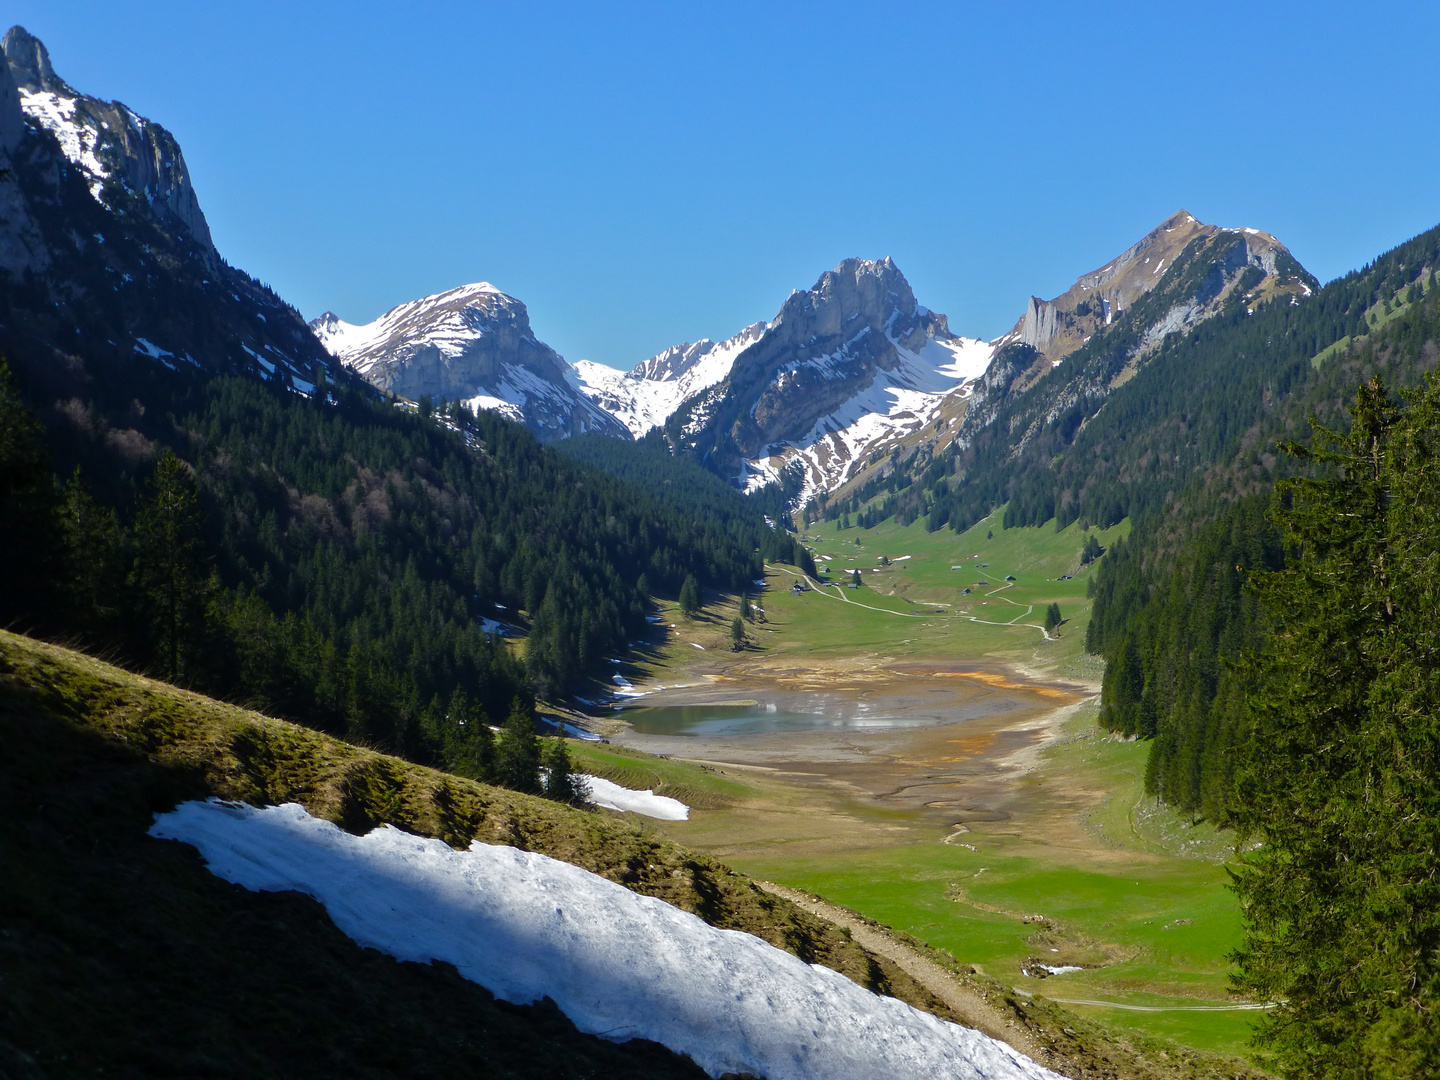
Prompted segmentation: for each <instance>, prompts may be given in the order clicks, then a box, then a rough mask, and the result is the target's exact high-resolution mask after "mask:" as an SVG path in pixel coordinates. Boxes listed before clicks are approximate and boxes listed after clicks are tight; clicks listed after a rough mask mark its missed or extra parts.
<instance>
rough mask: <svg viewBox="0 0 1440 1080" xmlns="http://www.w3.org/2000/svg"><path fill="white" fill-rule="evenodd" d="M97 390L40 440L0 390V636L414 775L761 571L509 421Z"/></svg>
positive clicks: (351, 405)
mask: <svg viewBox="0 0 1440 1080" xmlns="http://www.w3.org/2000/svg"><path fill="white" fill-rule="evenodd" d="M89 391H90V393H89V396H88V398H87V399H86V400H80V399H78V398H77V399H69V400H65V401H61V402H57V403H55V404H54V405H53V406H52V407H50V408H48V409H46V410H45V412H44V417H45V420H46V423H45V424H44V425H43V426H42V425H41V424H40V423H38V422H37V421H36V420H35V419H34V418H33V415H32V414H31V412H30V411H29V409H28V408H27V405H26V403H25V401H24V400H23V398H22V396H21V394H20V393H19V392H18V391H17V388H16V387H15V386H14V385H13V383H12V382H11V380H10V378H9V376H8V375H7V376H6V379H5V387H4V390H3V394H4V401H3V406H0V407H3V410H4V414H5V415H4V419H3V423H0V428H3V430H4V431H5V441H4V446H3V453H4V455H5V459H6V460H5V463H4V465H5V469H4V474H5V476H6V488H5V489H4V490H3V491H0V500H3V503H4V505H3V508H0V533H3V544H4V548H5V551H4V554H5V557H6V560H7V573H6V574H5V575H4V579H3V580H4V584H3V585H0V605H3V612H0V619H3V620H4V621H5V622H8V623H12V624H13V625H18V626H21V627H27V628H35V629H38V630H40V631H43V632H46V633H49V634H59V635H63V636H65V637H67V638H69V639H70V640H74V641H77V642H79V643H82V644H84V645H86V646H87V647H89V648H92V649H97V650H102V651H106V652H108V653H110V654H112V655H116V656H118V657H120V658H122V659H124V660H125V661H127V662H128V663H131V664H133V665H136V666H140V667H143V668H146V669H149V670H153V671H156V672H157V673H160V674H164V675H167V676H170V677H172V678H174V679H177V680H178V681H180V682H182V683H185V684H188V685H192V686H195V687H196V688H200V689H204V690H205V691H207V692H210V693H213V694H216V695H222V696H227V697H231V698H238V699H242V700H247V701H252V702H255V703H257V704H263V705H264V706H265V707H267V708H268V709H270V710H271V711H273V712H276V713H279V714H281V715H284V716H287V717H293V718H295V719H297V720H300V721H302V722H304V723H307V724H310V725H312V726H316V727H320V728H323V729H325V730H329V731H335V732H343V733H345V734H347V735H348V736H350V737H352V738H356V739H361V740H365V741H368V742H371V743H374V744H378V745H382V746H385V747H387V748H390V749H393V750H395V751H397V752H401V753H403V754H405V755H407V756H410V757H412V758H415V759H418V760H422V761H424V760H441V761H448V760H449V759H450V758H452V757H458V758H459V759H465V758H466V757H467V755H471V754H472V752H473V749H474V748H473V747H468V746H467V741H466V739H464V738H460V737H459V736H461V735H463V734H464V733H463V732H459V731H457V730H456V725H457V724H460V723H462V722H463V721H464V720H465V717H466V715H467V712H466V710H465V709H464V708H458V707H452V702H454V701H467V700H468V701H469V702H471V703H474V704H473V705H472V706H471V707H472V708H473V707H477V706H478V708H479V709H480V710H482V711H483V712H484V714H485V715H486V716H488V717H489V718H491V719H492V720H493V721H496V722H498V721H499V720H500V719H502V718H503V717H504V716H505V715H507V713H508V712H509V710H510V706H511V703H512V701H513V700H514V699H515V698H516V697H517V696H518V697H520V698H521V699H523V700H524V701H529V700H530V699H531V697H532V695H533V694H535V693H540V694H558V693H564V692H567V691H569V690H570V689H571V688H573V687H575V686H576V685H577V684H578V682H579V681H580V680H582V679H583V678H584V677H585V676H586V674H587V672H588V671H589V670H590V669H591V667H592V665H594V664H595V663H597V662H598V661H600V660H602V659H603V658H605V657H607V656H613V655H615V654H616V652H618V651H622V650H624V649H625V648H626V647H627V643H628V642H630V641H632V640H634V639H635V638H637V637H639V636H640V635H641V634H642V633H643V632H644V630H645V628H646V622H645V617H646V614H647V601H648V597H649V594H650V593H651V592H652V591H654V592H669V593H671V594H674V593H675V592H678V590H679V588H680V586H681V584H682V583H683V581H684V580H685V578H686V577H687V576H689V575H694V576H695V577H696V578H697V579H698V580H699V581H700V582H701V583H703V584H706V585H709V586H711V587H714V588H719V589H726V590H731V589H737V588H740V587H742V586H744V585H746V584H748V582H749V581H750V580H751V579H753V578H756V577H759V576H760V575H761V573H762V572H763V566H762V561H761V560H762V555H761V552H760V550H759V549H758V545H757V544H756V543H755V539H756V537H755V535H753V530H750V531H747V530H746V529H736V530H727V529H726V528H723V527H717V526H715V525H714V524H713V523H710V522H707V521H705V520H704V519H701V518H697V517H696V515H695V514H694V513H693V512H692V508H691V507H689V506H679V507H676V506H672V505H668V504H667V501H666V499H665V496H664V492H663V491H660V492H658V493H657V494H658V497H651V496H650V495H647V494H644V493H641V492H639V491H637V490H635V489H634V488H632V487H631V486H629V485H627V484H626V483H624V482H622V481H620V480H617V479H614V478H612V477H610V476H607V475H605V474H603V473H601V472H598V471H597V470H594V469H591V468H589V467H587V466H584V465H581V464H578V463H576V462H573V461H571V460H568V459H566V458H564V457H562V456H560V455H558V454H555V453H554V452H552V451H550V450H548V449H545V448H542V447H541V446H539V445H538V444H537V443H536V441H535V440H534V438H533V437H532V436H531V435H529V434H528V433H527V432H525V431H524V429H522V428H520V427H519V426H517V425H515V424H512V423H510V422H508V421H506V420H504V419H502V418H500V417H498V416H495V415H493V414H489V413H485V414H481V415H479V416H476V415H473V414H471V413H470V412H468V411H467V410H465V409H463V408H458V407H457V408H454V409H452V410H451V411H449V412H448V413H446V414H445V415H443V416H440V415H422V414H421V413H419V412H416V411H414V410H406V409H402V408H397V407H394V406H392V405H390V404H387V403H385V402H382V401H380V400H377V399H376V397H375V396H374V395H373V393H369V392H365V391H362V390H359V389H356V388H354V387H340V386H335V387H331V388H327V387H324V386H322V387H320V388H319V389H318V390H317V392H316V393H315V394H314V395H313V396H311V397H306V396H303V395H300V394H297V393H295V392H293V391H291V390H288V389H282V388H280V387H278V386H275V385H273V384H269V383H262V382H259V381H256V380H252V379H248V378H243V377H225V376H222V377H217V378H213V379H206V378H204V377H202V376H200V375H198V374H196V375H190V374H187V373H172V372H169V371H166V370H164V369H162V368H160V367H158V366H156V365H154V364H151V363H149V362H147V361H145V360H143V359H137V360H135V361H133V362H132V363H131V364H129V365H127V366H126V368H125V369H124V370H119V369H112V368H109V367H103V368H97V369H96V370H95V371H94V373H93V376H92V379H91V381H90V383H89ZM776 554H777V555H778V556H780V557H785V556H786V555H787V552H781V551H777V552H776ZM485 620H499V621H501V622H505V623H510V624H514V625H516V626H519V627H521V628H523V629H525V630H528V639H527V641H526V644H525V646H524V648H523V649H512V648H510V647H509V646H507V645H506V644H505V643H504V642H503V641H502V640H501V639H500V638H499V637H498V636H496V635H495V634H493V633H490V632H487V629H486V626H487V623H486V621H485ZM489 625H490V628H491V630H494V629H495V627H494V625H493V623H492V624H489ZM457 690H458V691H460V692H461V694H462V695H463V696H462V698H460V699H456V698H455V695H456V691H457ZM471 730H473V725H472V728H471Z"/></svg>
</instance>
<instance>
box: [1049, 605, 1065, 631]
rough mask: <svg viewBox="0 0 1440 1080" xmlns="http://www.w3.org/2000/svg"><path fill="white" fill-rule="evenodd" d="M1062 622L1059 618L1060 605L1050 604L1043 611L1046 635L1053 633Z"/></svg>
mask: <svg viewBox="0 0 1440 1080" xmlns="http://www.w3.org/2000/svg"><path fill="white" fill-rule="evenodd" d="M1064 621H1065V620H1064V619H1063V618H1061V616H1060V605H1059V604H1058V603H1054V604H1051V605H1050V606H1049V607H1048V608H1046V609H1045V632H1046V633H1047V634H1053V633H1055V631H1056V630H1058V629H1059V628H1060V624H1061V623H1062V622H1064Z"/></svg>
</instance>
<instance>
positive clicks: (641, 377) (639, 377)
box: [574, 322, 768, 438]
mask: <svg viewBox="0 0 1440 1080" xmlns="http://www.w3.org/2000/svg"><path fill="white" fill-rule="evenodd" d="M767 325H768V324H766V323H763V322H759V323H755V324H754V325H752V326H747V327H746V328H745V329H744V330H742V331H740V333H738V334H736V335H735V336H734V337H731V338H727V339H726V340H724V341H720V342H715V341H711V340H710V339H709V338H701V339H700V340H699V341H696V342H693V343H691V342H688V341H687V342H685V343H684V344H681V345H672V346H671V347H670V348H668V349H666V350H665V351H664V352H660V353H656V354H655V355H654V356H652V357H651V358H650V359H648V360H643V361H641V362H640V363H638V364H636V365H635V366H634V367H633V368H631V369H630V370H629V371H623V372H622V371H617V370H616V369H615V368H612V367H606V366H605V365H604V364H597V363H595V362H594V361H592V360H580V361H578V362H577V363H576V364H575V365H574V366H575V373H576V375H577V377H578V378H579V380H580V391H581V392H582V393H583V394H585V395H586V396H587V397H588V398H590V400H591V401H593V402H595V404H596V405H598V406H600V408H602V409H604V410H605V411H606V412H608V413H609V414H610V415H611V416H614V417H615V418H616V419H617V420H619V421H620V422H621V423H622V424H624V425H625V426H626V427H627V428H628V429H629V430H630V433H631V434H632V435H634V436H635V437H636V438H639V437H640V436H642V435H644V434H645V433H646V432H648V431H650V430H651V429H653V428H657V427H660V426H661V425H662V424H664V423H665V421H666V420H668V419H669V418H670V415H671V414H672V413H673V412H674V411H675V410H676V409H678V408H679V407H680V405H681V403H682V402H685V401H687V400H689V399H690V398H692V397H694V396H695V395H696V394H698V393H700V392H701V391H704V390H707V389H709V388H710V387H712V386H714V385H715V384H716V383H718V382H720V381H721V380H723V379H724V378H725V376H727V375H729V374H730V369H731V368H732V367H734V366H735V358H736V357H737V356H739V355H740V354H741V353H742V352H744V351H745V350H746V349H748V348H749V347H750V346H751V345H753V344H755V342H756V341H758V340H759V339H760V335H761V334H763V333H764V332H765V330H766V327H767Z"/></svg>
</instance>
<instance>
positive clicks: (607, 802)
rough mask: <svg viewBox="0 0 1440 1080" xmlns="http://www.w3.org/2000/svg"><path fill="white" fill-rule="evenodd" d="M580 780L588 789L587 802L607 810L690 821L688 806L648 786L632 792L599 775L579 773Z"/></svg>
mask: <svg viewBox="0 0 1440 1080" xmlns="http://www.w3.org/2000/svg"><path fill="white" fill-rule="evenodd" d="M580 779H581V780H583V781H584V782H585V786H586V787H587V788H588V789H589V792H590V801H591V802H593V803H594V804H595V805H596V806H603V807H604V808H605V809H606V810H619V811H622V812H628V813H632V814H643V815H645V816H646V817H652V818H655V819H657V820H659V821H689V820H690V808H689V807H688V806H686V805H685V804H684V803H683V802H681V801H680V800H679V799H672V798H670V796H668V795H656V794H655V793H654V792H653V791H651V790H650V789H649V788H646V789H645V790H644V791H635V790H633V789H632V788H627V787H621V786H620V785H619V784H616V783H614V782H612V781H610V780H606V779H605V778H604V777H600V776H589V775H582V776H581V777H580Z"/></svg>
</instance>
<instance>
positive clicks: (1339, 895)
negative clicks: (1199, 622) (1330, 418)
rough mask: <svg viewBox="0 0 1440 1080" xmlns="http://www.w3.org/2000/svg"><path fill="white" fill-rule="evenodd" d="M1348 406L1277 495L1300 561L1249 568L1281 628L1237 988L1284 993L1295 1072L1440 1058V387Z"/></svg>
mask: <svg viewBox="0 0 1440 1080" xmlns="http://www.w3.org/2000/svg"><path fill="white" fill-rule="evenodd" d="M1351 413H1352V416H1353V422H1352V426H1351V429H1350V431H1349V432H1348V434H1344V435H1341V434H1338V433H1336V432H1332V431H1328V430H1326V429H1324V428H1322V427H1320V426H1319V425H1318V424H1315V425H1314V426H1315V435H1316V438H1315V444H1316V445H1315V446H1314V447H1313V448H1306V447H1302V446H1296V445H1288V446H1285V449H1287V450H1289V451H1290V452H1291V453H1293V454H1295V455H1297V456H1298V457H1300V458H1301V459H1302V460H1303V461H1305V462H1306V463H1307V464H1308V465H1309V466H1310V467H1311V468H1312V469H1313V470H1314V471H1315V475H1312V476H1309V477H1302V478H1299V479H1294V480H1290V481H1287V482H1285V483H1283V484H1281V485H1280V487H1279V491H1278V493H1277V501H1276V508H1275V510H1274V512H1273V513H1274V517H1275V519H1276V520H1277V521H1278V523H1279V524H1280V525H1281V526H1282V527H1283V529H1284V531H1285V538H1286V541H1287V543H1288V545H1289V547H1290V557H1289V558H1287V561H1286V565H1285V568H1284V569H1282V570H1278V571H1272V572H1267V573H1253V574H1252V575H1251V581H1252V584H1253V587H1254V589H1255V591H1256V592H1257V593H1258V595H1259V597H1260V598H1261V600H1262V601H1263V602H1264V603H1265V604H1266V606H1267V607H1268V608H1269V610H1270V611H1271V612H1273V613H1274V615H1275V616H1276V618H1277V620H1278V625H1277V627H1276V628H1275V630H1274V631H1273V632H1272V634H1271V637H1270V639H1269V642H1268V644H1267V646H1266V647H1265V648H1264V649H1262V650H1261V651H1260V652H1259V653H1258V654H1255V655H1253V657H1252V659H1251V660H1250V661H1249V669H1248V675H1249V677H1250V679H1251V684H1252V686H1254V687H1255V689H1254V690H1253V692H1252V694H1251V695H1250V703H1249V704H1250V715H1249V717H1248V722H1249V724H1250V725H1251V729H1250V739H1249V741H1248V744H1247V745H1246V746H1244V747H1243V751H1244V758H1245V765H1244V767H1243V768H1242V769H1241V772H1240V776H1239V777H1238V780H1237V803H1238V805H1237V808H1236V812H1235V818H1236V822H1237V825H1238V827H1239V832H1240V836H1241V839H1242V841H1244V840H1250V839H1258V840H1260V841H1261V844H1260V846H1259V847H1258V848H1256V849H1255V850H1253V851H1251V852H1250V853H1249V854H1248V855H1247V856H1246V857H1245V861H1244V865H1243V866H1242V867H1241V868H1240V869H1239V870H1238V871H1237V872H1235V873H1234V888H1235V891H1236V892H1237V893H1238V895H1239V897H1240V903H1241V910H1242V912H1243V914H1244V919H1245V941H1244V944H1243V945H1242V947H1241V948H1240V949H1239V950H1238V951H1237V952H1236V954H1235V956H1234V959H1235V961H1236V962H1237V964H1238V968H1239V974H1238V975H1237V976H1236V977H1235V985H1236V988H1237V989H1238V990H1239V991H1241V992H1243V993H1246V994H1249V995H1253V996H1255V997H1257V998H1259V999H1261V1000H1266V1001H1275V1002H1279V1005H1278V1006H1277V1007H1276V1008H1274V1009H1272V1010H1270V1011H1269V1012H1267V1013H1266V1014H1265V1016H1264V1018H1263V1019H1262V1020H1261V1023H1260V1025H1259V1028H1258V1030H1257V1037H1258V1039H1259V1040H1260V1041H1261V1042H1263V1043H1264V1044H1266V1045H1268V1046H1269V1047H1270V1048H1271V1049H1273V1050H1274V1051H1275V1052H1276V1054H1277V1063H1278V1064H1279V1066H1280V1068H1281V1070H1282V1071H1283V1072H1284V1073H1285V1074H1286V1075H1288V1076H1295V1077H1299V1076H1306V1077H1312V1076H1313V1077H1342V1076H1343V1077H1352V1076H1354V1077H1371V1076H1377V1077H1378V1076H1385V1077H1402V1078H1412V1077H1413V1078H1418V1077H1421V1076H1434V1075H1436V1069H1437V1067H1440V1016H1437V1011H1440V1010H1437V1005H1440V917H1437V912H1440V881H1437V879H1436V874H1435V868H1436V866H1437V865H1440V852H1437V838H1440V783H1437V780H1436V778H1437V777H1440V679H1437V677H1436V673H1437V672H1440V629H1437V625H1436V619H1435V612H1436V611H1437V610H1440V573H1437V558H1440V556H1437V552H1440V382H1437V381H1436V380H1435V379H1434V378H1433V377H1428V378H1427V381H1426V383H1425V385H1424V387H1423V389H1422V391H1420V392H1419V393H1417V394H1415V395H1413V404H1412V406H1411V408H1409V409H1408V410H1406V411H1404V412H1401V411H1400V410H1398V409H1396V408H1395V407H1394V406H1393V405H1392V403H1391V402H1390V401H1389V399H1388V396H1387V395H1386V393H1385V388H1384V386H1383V385H1382V384H1381V382H1380V381H1379V379H1378V378H1376V379H1372V380H1371V382H1370V383H1369V384H1367V385H1366V386H1363V387H1362V388H1361V390H1360V392H1359V394H1358V396H1357V399H1356V402H1355V405H1354V407H1353V408H1352V410H1351ZM1325 474H1328V475H1325ZM1337 474H1338V475H1337ZM1241 850H1244V847H1243V845H1242V847H1241Z"/></svg>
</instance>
